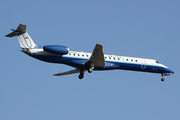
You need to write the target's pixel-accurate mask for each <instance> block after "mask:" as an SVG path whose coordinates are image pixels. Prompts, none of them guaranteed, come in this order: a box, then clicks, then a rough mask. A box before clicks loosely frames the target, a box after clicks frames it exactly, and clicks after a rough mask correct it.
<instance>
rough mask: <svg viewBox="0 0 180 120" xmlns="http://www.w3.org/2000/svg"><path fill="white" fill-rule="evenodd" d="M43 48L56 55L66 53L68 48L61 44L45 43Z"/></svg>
mask: <svg viewBox="0 0 180 120" xmlns="http://www.w3.org/2000/svg"><path fill="white" fill-rule="evenodd" d="M43 50H44V51H46V52H50V53H54V54H58V55H66V54H68V53H69V48H68V47H67V46H62V45H46V46H44V47H43Z"/></svg>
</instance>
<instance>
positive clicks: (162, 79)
mask: <svg viewBox="0 0 180 120" xmlns="http://www.w3.org/2000/svg"><path fill="white" fill-rule="evenodd" d="M161 75H162V78H161V81H164V80H165V78H163V77H164V75H163V73H162V74H161Z"/></svg>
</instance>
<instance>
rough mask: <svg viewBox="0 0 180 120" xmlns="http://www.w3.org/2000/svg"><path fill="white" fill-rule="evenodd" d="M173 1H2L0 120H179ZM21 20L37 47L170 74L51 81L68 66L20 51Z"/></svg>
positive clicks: (178, 40)
mask: <svg viewBox="0 0 180 120" xmlns="http://www.w3.org/2000/svg"><path fill="white" fill-rule="evenodd" d="M179 6H180V1H179V0H171V1H170V0H146V1H144V0H128V1H127V0H43V1H40V0H31V1H30V0H29V1H27V0H14V1H13V0H1V1H0V21H1V22H0V27H1V29H0V40H1V44H0V51H1V57H0V74H1V75H0V119H1V120H120V119H121V120H180V103H179V102H180V87H179V86H180V79H179V74H180V73H179V67H178V66H179V61H180V55H179V51H180V47H179V45H180V33H179V32H180V14H179V12H180V7H179ZM20 23H24V24H26V25H27V32H28V33H29V35H30V36H31V38H32V39H33V40H34V42H35V43H36V44H39V45H65V46H68V47H69V48H70V50H73V51H84V52H92V51H93V49H94V47H95V44H96V43H100V44H102V45H103V48H104V52H105V53H106V54H114V55H121V56H130V57H140V58H152V59H156V60H158V61H159V62H160V63H162V64H164V65H166V66H168V67H169V68H171V69H172V70H173V71H174V72H175V74H173V75H172V76H170V77H165V78H166V80H165V81H164V82H161V75H159V74H152V73H139V72H132V71H123V70H113V71H100V72H98V71H94V72H93V73H91V74H89V73H87V72H86V73H85V77H84V79H82V80H79V79H78V74H74V75H70V76H62V77H56V76H52V75H53V74H55V73H59V72H64V71H68V70H71V69H74V68H72V67H69V66H65V65H62V64H52V63H46V62H42V61H39V60H36V59H34V58H31V57H29V56H27V55H26V54H24V53H22V52H20V45H19V42H18V39H17V37H14V38H6V37H5V35H6V34H8V33H10V32H11V31H10V29H11V28H13V29H16V28H17V27H18V25H19V24H20Z"/></svg>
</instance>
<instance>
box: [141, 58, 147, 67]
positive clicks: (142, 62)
mask: <svg viewBox="0 0 180 120" xmlns="http://www.w3.org/2000/svg"><path fill="white" fill-rule="evenodd" d="M141 69H146V61H145V60H142V61H141Z"/></svg>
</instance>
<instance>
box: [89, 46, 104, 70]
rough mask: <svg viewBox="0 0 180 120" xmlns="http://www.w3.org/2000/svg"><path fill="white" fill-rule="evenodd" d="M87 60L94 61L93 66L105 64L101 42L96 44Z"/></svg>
mask: <svg viewBox="0 0 180 120" xmlns="http://www.w3.org/2000/svg"><path fill="white" fill-rule="evenodd" d="M89 62H91V63H94V66H100V67H102V66H105V60H104V51H103V46H102V45H101V44H96V46H95V48H94V51H93V53H92V55H91V57H90V59H89Z"/></svg>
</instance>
